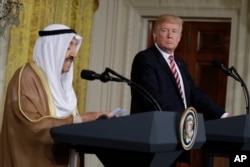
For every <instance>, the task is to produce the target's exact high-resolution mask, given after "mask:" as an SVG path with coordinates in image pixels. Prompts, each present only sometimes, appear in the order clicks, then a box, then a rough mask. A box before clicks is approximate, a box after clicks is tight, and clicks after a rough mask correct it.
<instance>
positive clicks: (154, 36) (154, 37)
mask: <svg viewBox="0 0 250 167" xmlns="http://www.w3.org/2000/svg"><path fill="white" fill-rule="evenodd" d="M153 39H154V41H156V40H157V36H156V35H155V34H154V33H153Z"/></svg>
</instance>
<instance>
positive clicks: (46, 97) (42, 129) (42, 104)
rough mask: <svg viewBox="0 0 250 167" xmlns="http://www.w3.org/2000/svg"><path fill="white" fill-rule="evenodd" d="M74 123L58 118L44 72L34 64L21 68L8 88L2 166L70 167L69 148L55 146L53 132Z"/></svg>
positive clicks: (0, 153) (0, 156)
mask: <svg viewBox="0 0 250 167" xmlns="http://www.w3.org/2000/svg"><path fill="white" fill-rule="evenodd" d="M71 123H73V116H72V115H69V116H68V117H66V118H56V117H55V106H54V104H53V99H52V96H51V93H50V90H49V86H48V83H47V82H46V78H45V76H44V75H43V74H42V71H41V70H40V69H39V68H38V67H37V66H36V65H35V64H33V63H28V64H26V65H25V66H23V67H22V68H19V69H18V70H17V71H16V72H15V74H14V75H13V78H12V79H11V81H10V83H9V85H8V88H7V94H6V100H5V106H4V116H3V125H2V130H1V133H0V166H1V167H59V166H60V167H63V166H67V164H68V161H69V150H68V147H67V146H65V145H59V144H55V143H53V139H52V137H51V135H50V129H51V128H52V127H55V126H60V125H63V124H71Z"/></svg>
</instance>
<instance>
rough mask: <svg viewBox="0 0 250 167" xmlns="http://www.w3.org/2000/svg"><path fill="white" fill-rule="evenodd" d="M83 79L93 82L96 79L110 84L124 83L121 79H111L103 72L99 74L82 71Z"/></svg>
mask: <svg viewBox="0 0 250 167" xmlns="http://www.w3.org/2000/svg"><path fill="white" fill-rule="evenodd" d="M81 78H82V79H86V80H90V81H93V80H95V79H97V80H100V81H102V82H108V81H116V82H123V81H122V80H121V79H119V78H114V77H111V76H110V75H109V74H108V73H107V72H103V73H102V74H97V73H96V72H94V71H91V70H82V72H81Z"/></svg>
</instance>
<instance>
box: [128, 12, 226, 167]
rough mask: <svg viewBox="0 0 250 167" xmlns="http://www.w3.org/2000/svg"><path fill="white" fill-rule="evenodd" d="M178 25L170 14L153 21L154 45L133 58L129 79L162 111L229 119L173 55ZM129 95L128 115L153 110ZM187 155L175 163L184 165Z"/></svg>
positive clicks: (179, 21) (151, 105)
mask: <svg viewBox="0 0 250 167" xmlns="http://www.w3.org/2000/svg"><path fill="white" fill-rule="evenodd" d="M182 24H183V20H182V19H181V18H179V17H177V16H174V15H161V16H159V17H158V18H157V19H156V21H155V24H154V28H153V37H154V41H155V44H154V45H153V46H151V47H150V48H148V49H146V50H143V51H141V52H139V53H138V54H137V55H136V56H135V58H134V61H133V64H132V71H131V80H132V81H133V82H135V83H137V84H139V85H140V86H142V87H143V88H144V89H145V90H146V91H148V92H149V93H150V94H151V95H152V97H153V98H155V100H156V101H157V102H158V104H159V106H160V108H161V109H162V110H163V111H176V112H183V111H185V109H186V108H187V107H189V106H192V107H194V108H195V109H196V110H197V111H200V112H202V113H203V114H204V116H205V117H206V118H208V119H219V118H224V117H228V116H230V114H229V113H226V112H225V111H224V110H223V109H221V108H219V107H218V106H217V105H216V104H215V103H214V102H213V101H212V100H211V99H210V98H209V97H208V96H207V95H206V94H205V93H204V92H203V91H202V90H201V89H199V88H198V87H197V86H196V85H195V83H194V81H193V79H192V78H191V76H190V74H189V72H188V69H187V67H186V64H185V63H184V61H183V60H182V59H181V58H180V57H178V56H177V55H175V53H174V51H175V49H176V47H177V46H178V44H179V42H180V40H181V34H182ZM170 57H173V59H174V60H173V59H170ZM172 71H173V72H172ZM131 94H132V100H131V114H135V113H140V112H149V111H156V110H157V108H156V107H155V105H154V103H152V102H150V101H149V100H148V98H147V97H145V96H143V95H142V94H140V93H139V92H137V91H136V90H135V89H133V88H132V89H131ZM166 128H167V127H166ZM184 155H185V154H184ZM187 155H188V154H186V155H185V156H182V158H180V159H178V161H179V160H180V161H184V162H188V161H189V158H188V156H187ZM173 166H175V164H173Z"/></svg>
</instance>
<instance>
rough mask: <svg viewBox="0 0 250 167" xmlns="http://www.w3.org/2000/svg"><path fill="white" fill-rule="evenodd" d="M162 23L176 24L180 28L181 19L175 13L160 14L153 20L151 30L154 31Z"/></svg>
mask: <svg viewBox="0 0 250 167" xmlns="http://www.w3.org/2000/svg"><path fill="white" fill-rule="evenodd" d="M162 23H174V24H178V25H179V26H180V28H181V30H182V24H183V20H182V19H181V18H180V17H178V16H175V15H170V14H164V15H160V16H158V17H157V18H156V20H155V23H154V28H153V31H155V30H156V29H157V28H158V27H159V26H160V25H161V24H162Z"/></svg>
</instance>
